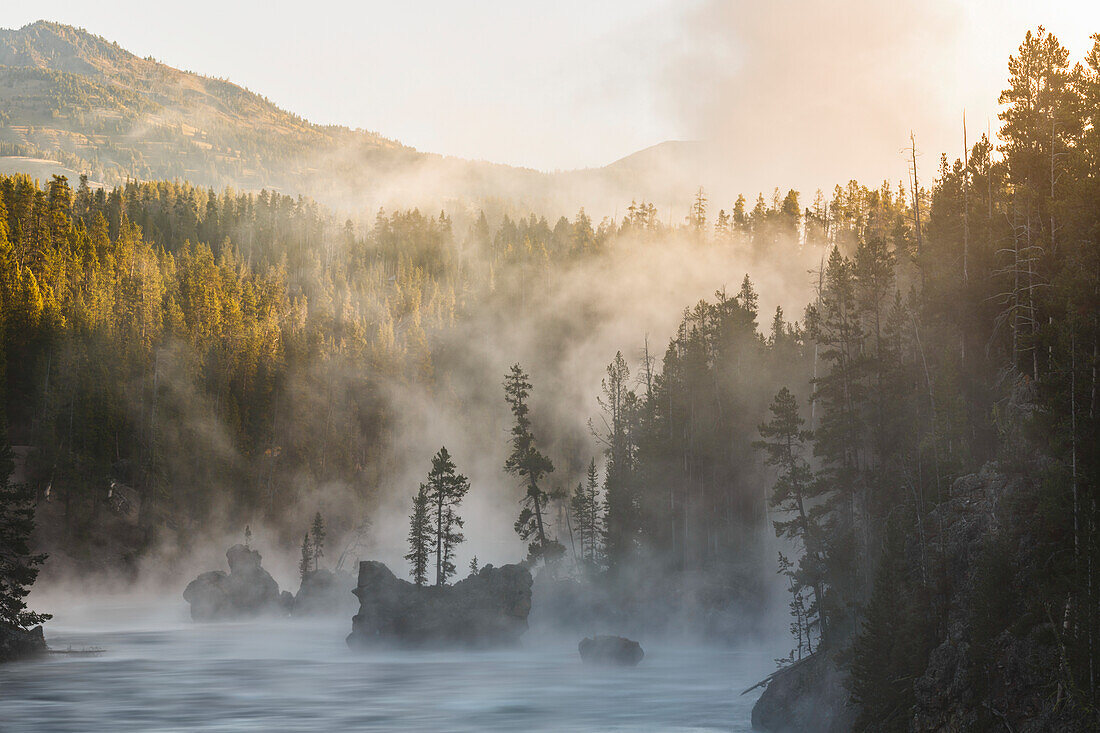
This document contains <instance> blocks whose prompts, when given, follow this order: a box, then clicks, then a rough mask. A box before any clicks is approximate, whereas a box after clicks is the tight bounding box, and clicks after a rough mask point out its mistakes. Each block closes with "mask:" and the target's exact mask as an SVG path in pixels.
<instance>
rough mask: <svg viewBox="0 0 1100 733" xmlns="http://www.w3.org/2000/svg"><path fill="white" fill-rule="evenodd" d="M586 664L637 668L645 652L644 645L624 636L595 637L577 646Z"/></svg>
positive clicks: (583, 640)
mask: <svg viewBox="0 0 1100 733" xmlns="http://www.w3.org/2000/svg"><path fill="white" fill-rule="evenodd" d="M577 649H578V650H579V651H580V653H581V659H582V660H583V661H584V662H585V664H602V665H609V666H619V667H636V666H638V662H640V661H642V657H644V656H645V652H643V651H642V645H641V644H639V643H638V642H636V641H633V640H631V639H627V638H626V637H623V636H594V637H592V638H591V639H582V640H581V643H580V644H578V645H577Z"/></svg>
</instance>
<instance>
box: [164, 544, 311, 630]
mask: <svg viewBox="0 0 1100 733" xmlns="http://www.w3.org/2000/svg"><path fill="white" fill-rule="evenodd" d="M225 556H226V558H227V559H228V560H229V574H228V575H227V574H226V573H224V572H222V571H221V570H213V571H211V572H208V573H203V574H202V575H200V576H199V577H197V578H195V579H194V580H192V581H191V582H190V583H189V584H188V585H187V588H186V590H184V591H183V598H184V600H186V601H187V602H188V603H190V604H191V618H192V619H194V620H196V621H216V620H222V619H233V618H246V617H249V616H257V615H260V614H263V613H286V612H287V611H288V610H289V609H288V608H287V602H286V601H287V599H286V598H284V597H283V596H280V594H279V584H278V583H276V582H275V579H274V578H272V577H271V575H270V574H269V573H268V572H267V571H266V570H264V569H263V568H262V567H260V560H261V557H260V553H259V552H257V551H256V550H250V549H249V548H247V547H245V546H244V545H233V546H232V547H230V548H229V550H228V551H227V552H226V553H225ZM285 595H286V596H289V595H290V594H289V593H288V594H285Z"/></svg>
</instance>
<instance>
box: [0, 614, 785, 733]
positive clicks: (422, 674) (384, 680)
mask: <svg viewBox="0 0 1100 733" xmlns="http://www.w3.org/2000/svg"><path fill="white" fill-rule="evenodd" d="M350 625H351V624H350V619H349V620H343V619H325V620H318V621H302V620H293V621H292V620H268V621H252V622H243V623H219V624H197V623H193V622H192V621H190V619H189V618H188V617H187V608H186V605H184V604H182V603H180V604H170V603H162V604H158V605H150V604H129V605H124V606H120V605H88V604H83V603H82V604H81V607H80V608H79V610H77V611H65V610H63V609H62V610H60V611H59V612H58V613H57V614H56V617H55V619H54V620H52V621H50V622H49V623H48V625H47V627H46V633H47V640H48V641H49V643H50V646H51V647H52V648H53V649H55V650H65V649H68V648H70V647H71V648H72V649H74V650H79V649H84V648H87V647H100V648H103V649H104V650H105V651H104V652H103V653H102V654H99V655H96V656H82V655H64V654H62V655H51V656H49V657H47V658H45V659H40V660H33V661H28V662H18V663H13V664H8V665H3V666H0V730H3V731H4V733H31V732H33V733H43V732H45V731H72V732H76V731H80V732H81V733H84V732H90V731H195V730H202V731H365V730H378V731H392V730H416V731H420V730H430V731H488V730H500V731H512V730H519V729H523V730H535V731H620V730H621V731H710V730H714V731H748V730H750V726H749V716H750V710H751V707H752V703H753V701H754V700H755V699H756V693H752V694H749V695H745V696H741V695H740V692H741V691H742V690H743V689H745V688H746V687H749V686H750V685H752V684H753V683H755V682H757V681H759V680H760V679H762V678H763V677H765V676H766V675H767V674H769V673H770V672H772V671H774V668H775V663H774V662H773V660H772V658H773V656H774V654H772V653H769V652H772V651H774V650H761V649H760V648H759V647H757V648H754V649H752V650H751V651H746V650H738V649H737V648H734V647H723V646H718V645H710V646H705V645H702V644H676V643H670V642H661V641H659V640H650V639H646V638H644V637H643V638H642V639H641V642H642V645H643V646H644V648H645V653H646V656H645V659H644V660H643V661H642V663H641V665H639V666H638V667H636V668H629V669H621V668H593V667H586V666H583V665H582V664H581V660H580V658H579V656H578V654H577V646H576V645H577V641H578V640H579V638H580V637H579V636H578V637H576V638H573V637H571V636H561V637H540V636H537V635H533V634H529V635H528V637H525V642H524V644H523V646H522V647H520V648H515V649H507V650H495V651H384V650H378V651H368V652H365V653H364V652H357V651H352V650H350V649H348V648H347V646H346V645H345V643H344V637H345V636H346V635H347V633H348V631H349V630H350Z"/></svg>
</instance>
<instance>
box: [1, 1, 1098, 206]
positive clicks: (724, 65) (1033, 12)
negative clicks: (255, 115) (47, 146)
mask: <svg viewBox="0 0 1100 733" xmlns="http://www.w3.org/2000/svg"><path fill="white" fill-rule="evenodd" d="M43 13H49V15H48V16H46V18H47V19H49V20H56V21H59V22H63V23H68V24H71V25H76V26H80V27H84V28H86V29H87V30H89V31H92V32H93V33H96V34H99V35H102V36H104V37H105V38H107V39H109V40H112V41H117V42H118V43H119V45H121V46H123V47H124V48H126V49H128V50H131V51H133V52H134V53H136V54H138V55H140V56H153V57H155V58H157V59H158V60H161V61H163V62H165V63H167V64H170V65H172V66H175V67H179V68H182V69H187V70H191V71H196V72H199V73H203V74H207V75H211V76H217V77H223V78H228V79H230V80H231V81H233V82H236V83H238V84H241V85H243V86H246V87H248V88H249V89H251V90H253V91H256V92H259V93H262V94H263V95H265V96H267V97H268V98H269V99H272V100H273V101H275V102H276V103H277V104H279V105H280V106H282V107H285V108H287V109H289V110H291V111H293V112H295V113H297V114H300V115H302V116H304V117H306V118H307V119H310V120H312V121H314V122H319V123H337V124H342V125H347V126H350V127H359V128H364V129H368V130H373V131H376V132H379V133H382V134H383V135H386V136H387V137H392V138H395V139H397V140H400V141H401V142H403V143H405V144H407V145H412V146H413V147H415V148H417V149H419V150H424V151H429V152H436V153H443V154H449V155H456V156H460V157H464V158H471V159H482V160H490V161H493V162H499V163H507V164H511V165H522V166H528V167H533V168H538V169H541V170H557V169H571V168H581V167H594V166H600V165H604V164H607V163H609V162H611V161H613V160H616V159H617V158H620V157H622V156H624V155H627V154H629V153H631V152H634V151H637V150H640V149H642V148H645V147H648V146H650V145H653V144H655V143H659V142H661V141H664V140H702V141H705V142H706V143H708V144H709V145H713V149H714V151H715V154H714V160H715V161H716V162H719V163H720V164H721V165H722V166H724V167H727V168H728V169H729V170H730V171H732V172H734V173H733V175H734V178H735V179H736V180H737V182H738V183H739V184H741V186H742V188H746V189H747V190H756V188H760V189H763V190H770V187H771V186H772V185H777V186H779V185H784V186H786V185H791V186H798V187H801V188H802V189H803V190H806V189H810V190H812V188H813V187H815V186H829V185H831V183H833V182H838V181H839V182H844V181H846V180H847V179H848V178H859V179H860V180H865V181H867V180H869V181H876V180H878V181H881V180H883V179H890V180H899V179H900V178H901V177H903V176H904V175H905V170H906V169H905V162H904V156H903V154H902V152H901V150H902V148H903V147H904V146H905V145H907V144H908V142H909V133H910V130H912V131H913V133H914V134H915V135H916V138H917V142H918V148H919V150H920V153H921V156H920V157H921V162H922V164H925V165H928V166H931V167H934V166H935V164H936V161H937V159H938V157H939V153H940V152H941V151H943V150H950V151H953V152H952V155H960V154H961V147H962V140H961V137H962V133H961V118H962V113H963V110H964V109H965V110H966V112H967V118H968V120H969V124H970V130H971V135H970V137H971V138H972V139H973V138H975V137H976V135H977V133H979V132H981V131H984V129H985V127H986V124H987V122H989V123H990V124H991V126H992V128H993V129H994V130H995V129H996V113H997V105H996V98H997V94H998V92H999V90H1000V89H1001V88H1002V87H1003V84H1004V79H1005V76H1006V63H1007V59H1008V56H1009V54H1010V53H1012V52H1013V51H1014V50H1015V48H1016V47H1017V46H1018V45H1019V43H1020V40H1021V39H1022V37H1023V34H1024V32H1025V30H1027V29H1028V28H1034V27H1035V26H1036V25H1038V24H1040V23H1041V24H1044V25H1045V26H1046V27H1047V28H1048V29H1049V30H1050V31H1051V32H1053V33H1054V34H1055V35H1057V36H1058V37H1059V38H1060V39H1061V40H1062V41H1063V43H1064V44H1066V45H1067V46H1068V47H1069V48H1070V50H1071V53H1072V56H1073V57H1074V58H1080V57H1081V56H1082V55H1083V53H1084V52H1085V51H1086V50H1087V48H1088V47H1089V46H1090V45H1091V42H1090V41H1089V35H1090V34H1091V33H1094V32H1100V3H1098V2H1081V1H1078V0H1072V1H1070V2H1058V3H1049V2H1046V3H1041V2H1030V1H1025V0H1005V2H995V1H994V0H928V1H927V2H920V3H913V2H900V1H899V2H891V3H885V2H882V1H881V0H839V1H835V2H828V3H826V2H796V1H794V0H767V1H765V0H757V1H756V2H742V1H740V0H686V1H685V0H680V1H679V2H676V1H673V0H629V2H627V1H622V0H602V1H601V2H595V3H594V2H588V1H585V2H580V1H578V0H558V2H554V3H546V2H538V3H535V2H517V1H514V0H513V1H504V0H448V1H446V2H415V3H394V2H384V3H383V2H361V1H359V2H356V1H352V0H340V1H338V0H315V1H314V2H310V3H303V2H300V1H298V2H293V3H285V2H278V1H274V0H272V1H269V2H226V1H225V0H222V1H221V2H212V1H211V0H190V1H189V2H187V3H170V4H168V3H165V4H163V5H161V4H159V3H158V4H154V3H149V2H148V1H147V0H141V1H135V0H119V1H112V0H105V1H104V2H97V3H89V2H87V0H79V1H70V0H54V1H53V2H51V3H49V4H48V5H45V6H43V5H41V4H38V5H36V4H32V3H5V4H4V6H3V7H2V8H0V26H2V27H7V28H14V27H19V26H22V25H24V24H26V23H29V22H33V21H34V20H37V19H39V18H40V17H42V15H43ZM754 187H755V188H754Z"/></svg>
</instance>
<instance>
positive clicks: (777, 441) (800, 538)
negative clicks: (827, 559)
mask: <svg viewBox="0 0 1100 733" xmlns="http://www.w3.org/2000/svg"><path fill="white" fill-rule="evenodd" d="M769 409H770V411H771V414H772V419H771V420H770V421H769V422H766V423H764V424H762V425H761V426H760V427H759V432H760V437H761V438H762V440H760V441H757V442H756V443H754V445H755V446H756V447H757V448H758V449H760V450H763V451H764V453H765V455H766V458H765V463H767V465H769V466H774V467H775V468H776V470H777V471H778V472H779V475H778V477H777V478H776V482H775V485H774V486H773V487H772V494H771V496H770V497H769V500H768V501H769V503H770V504H771V506H772V507H774V508H776V509H778V510H780V511H781V512H783V513H784V514H785V515H787V516H789V517H790V518H789V519H776V520H774V521H773V522H772V524H773V525H774V526H775V534H776V536H777V537H785V538H789V539H791V540H794V542H796V543H797V544H798V545H800V546H801V548H802V553H803V555H802V558H801V560H800V561H799V562H798V564H797V572H796V571H795V570H794V568H793V564H791V566H790V567H789V568H788V569H787V571H786V572H787V574H788V576H789V578H790V580H791V593H792V594H793V595H794V596H795V599H796V600H799V601H800V600H801V594H802V589H803V588H811V589H812V590H813V593H814V602H813V603H812V604H811V605H810V606H809V608H806V609H805V612H804V616H805V619H804V620H801V619H800V620H799V623H800V627H799V628H800V629H804V631H805V633H806V634H807V639H806V641H807V646H808V642H809V636H808V635H809V632H810V631H811V629H812V628H813V627H815V626H817V627H818V629H817V631H818V633H819V635H820V636H821V637H822V638H824V636H825V634H826V633H827V631H828V622H827V617H826V615H825V608H826V605H825V580H824V578H823V577H822V550H821V548H822V544H821V543H822V539H823V537H824V533H825V531H826V528H825V527H824V526H822V524H821V522H822V515H821V513H820V512H819V511H818V510H816V509H815V507H813V506H812V505H811V504H810V502H811V500H812V499H814V498H815V488H816V485H815V482H814V477H813V473H812V471H811V470H810V467H809V465H808V464H807V463H806V460H805V458H804V457H803V454H804V452H805V449H806V442H807V441H808V440H809V439H810V438H811V437H812V434H811V433H810V432H809V431H808V430H803V429H802V426H803V425H804V424H805V422H806V421H805V420H803V419H802V416H801V415H799V414H798V401H797V400H796V399H795V397H794V395H793V394H791V392H790V390H788V389H787V388H786V387H784V388H783V389H781V390H779V393H778V394H777V395H776V396H775V400H774V401H773V402H772V404H771V406H770V408H769ZM799 610H800V611H801V610H802V608H801V606H800V607H799ZM799 641H800V644H801V641H802V640H801V638H800V640H799Z"/></svg>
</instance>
